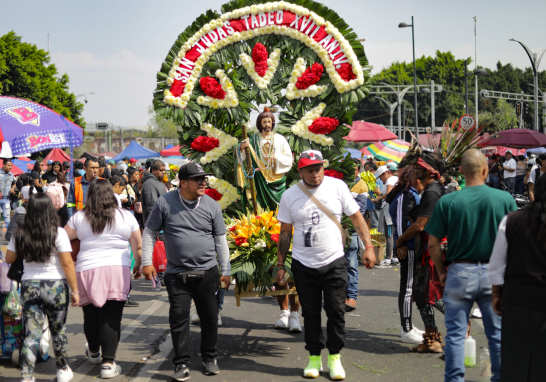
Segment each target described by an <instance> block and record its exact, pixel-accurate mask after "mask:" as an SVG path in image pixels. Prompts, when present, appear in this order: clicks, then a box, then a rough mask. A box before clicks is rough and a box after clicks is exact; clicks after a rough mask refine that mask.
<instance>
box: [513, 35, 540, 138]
mask: <svg viewBox="0 0 546 382" xmlns="http://www.w3.org/2000/svg"><path fill="white" fill-rule="evenodd" d="M510 41H515V42H517V43H519V44H520V45H521V46H522V47H523V49H525V53H527V56H529V60H531V67H532V68H533V77H534V87H535V116H534V121H535V123H534V130H536V131H539V123H540V122H539V121H538V67H539V65H540V61H541V60H542V56H544V53H545V52H546V48H544V49H542V50H541V51H540V52H538V53H533V52H531V49H529V47H527V45H525V44H524V43H522V42H521V41H518V40H515V39H513V38H511V39H510Z"/></svg>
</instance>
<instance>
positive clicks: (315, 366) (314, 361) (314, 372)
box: [303, 355, 322, 378]
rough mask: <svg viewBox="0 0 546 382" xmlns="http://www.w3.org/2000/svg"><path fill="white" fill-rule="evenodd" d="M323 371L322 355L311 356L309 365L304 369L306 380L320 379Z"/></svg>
mask: <svg viewBox="0 0 546 382" xmlns="http://www.w3.org/2000/svg"><path fill="white" fill-rule="evenodd" d="M321 371H322V359H321V358H320V355H310V356H309V364H308V365H307V367H306V368H305V369H303V376H304V377H305V378H318V376H319V375H320V372H321Z"/></svg>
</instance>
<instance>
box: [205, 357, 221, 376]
mask: <svg viewBox="0 0 546 382" xmlns="http://www.w3.org/2000/svg"><path fill="white" fill-rule="evenodd" d="M203 366H205V374H206V375H215V374H218V373H219V372H220V369H219V368H218V363H217V362H216V358H205V359H203Z"/></svg>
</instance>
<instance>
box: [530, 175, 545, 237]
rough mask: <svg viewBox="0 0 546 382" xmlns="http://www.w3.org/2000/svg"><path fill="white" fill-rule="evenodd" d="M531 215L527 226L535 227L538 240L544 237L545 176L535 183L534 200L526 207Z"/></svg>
mask: <svg viewBox="0 0 546 382" xmlns="http://www.w3.org/2000/svg"><path fill="white" fill-rule="evenodd" d="M527 210H528V211H529V212H530V214H531V219H530V221H529V224H530V225H531V226H533V227H537V233H538V237H539V239H544V235H546V176H541V177H540V178H538V180H537V181H536V182H535V200H534V201H533V202H532V203H531V204H530V205H529V206H528V207H527Z"/></svg>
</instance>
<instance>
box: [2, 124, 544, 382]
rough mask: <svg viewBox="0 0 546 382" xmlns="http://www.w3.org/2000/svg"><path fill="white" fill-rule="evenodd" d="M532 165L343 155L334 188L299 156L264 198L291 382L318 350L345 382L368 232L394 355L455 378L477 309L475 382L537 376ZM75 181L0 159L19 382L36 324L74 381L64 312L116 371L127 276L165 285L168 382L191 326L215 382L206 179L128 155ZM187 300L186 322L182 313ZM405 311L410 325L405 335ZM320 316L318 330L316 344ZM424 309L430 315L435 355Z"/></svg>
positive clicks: (27, 367) (318, 365)
mask: <svg viewBox="0 0 546 382" xmlns="http://www.w3.org/2000/svg"><path fill="white" fill-rule="evenodd" d="M268 118H269V117H267V116H266V117H263V118H262V119H268ZM268 123H269V122H268V121H265V124H264V125H263V126H264V129H263V130H260V134H262V135H263V136H264V137H265V138H264V139H271V135H267V136H266V135H265V134H263V133H264V131H265V133H268V132H269V133H271V130H272V126H270V125H271V123H269V124H268ZM273 127H274V126H273ZM260 139H262V138H260ZM247 147H249V145H247V146H245V148H247ZM258 150H259V148H258ZM501 159H502V160H501ZM530 159H534V163H531V166H532V167H529V164H528V163H527V162H528V161H526V158H519V157H518V158H517V160H516V159H514V158H512V155H511V153H510V152H507V153H506V157H505V158H499V157H497V156H496V155H494V156H492V157H491V160H490V161H488V160H487V158H486V156H485V155H484V154H483V153H482V152H480V151H478V150H474V149H471V150H468V151H466V152H465V154H464V155H463V157H462V160H461V167H460V169H445V168H443V167H442V164H441V163H442V162H441V160H440V158H438V157H437V156H436V154H434V153H430V152H423V153H422V154H421V155H420V157H419V158H418V159H417V161H416V162H415V163H414V164H413V165H412V166H409V167H405V168H401V169H399V168H398V166H397V164H396V163H395V162H393V161H388V162H387V163H381V164H380V165H379V166H378V165H377V163H376V161H375V160H373V158H371V159H370V160H367V161H366V162H365V163H361V162H360V161H359V160H355V174H354V177H355V181H354V185H352V187H351V188H350V189H349V188H348V187H347V185H346V184H345V183H344V182H343V181H342V180H339V179H336V178H333V177H329V176H325V169H324V164H325V163H326V161H324V159H323V156H322V153H321V152H319V151H316V150H308V151H304V152H303V153H301V154H300V156H299V158H298V162H297V169H298V173H299V176H300V178H301V182H298V183H297V184H295V185H293V186H292V187H290V188H288V189H287V190H286V191H284V192H283V193H282V195H281V197H280V200H279V204H278V216H277V219H278V220H279V221H280V222H281V227H280V234H279V240H278V245H277V255H278V263H277V264H276V265H275V270H276V284H275V287H276V288H278V289H284V288H288V285H287V282H286V278H285V272H286V268H287V266H288V264H287V263H286V258H287V256H288V254H289V251H290V250H291V256H292V261H291V271H292V273H293V275H294V280H295V287H296V290H297V292H298V297H299V304H296V302H295V300H294V299H290V298H289V297H288V296H279V298H278V303H279V308H280V310H281V313H280V314H281V315H280V318H279V321H277V323H276V324H275V327H277V328H279V329H283V328H287V329H290V331H292V332H301V331H302V328H301V325H300V323H299V309H300V307H301V310H302V316H303V323H304V328H305V335H304V341H305V349H306V350H307V351H308V352H309V361H308V364H307V366H306V367H305V368H304V370H303V375H304V377H308V378H316V377H318V376H319V375H320V372H321V371H322V358H321V351H322V350H323V349H325V348H327V349H328V352H329V355H328V362H327V364H328V369H329V371H330V377H331V378H332V379H333V380H341V379H344V378H345V371H344V369H343V366H342V363H341V350H342V349H343V347H344V346H345V313H346V312H348V311H352V310H354V309H357V298H358V295H359V293H358V279H359V270H358V268H359V261H360V262H361V263H362V264H364V265H365V266H366V268H367V269H371V268H373V267H374V265H375V263H376V255H375V251H374V244H373V242H372V237H371V234H370V230H375V229H376V230H377V232H379V233H380V234H381V235H383V236H384V238H385V244H386V245H385V251H386V253H385V259H384V260H383V261H381V263H380V264H379V267H380V268H389V267H392V265H398V266H399V268H400V289H399V296H398V309H399V315H400V330H399V335H400V340H401V341H402V342H406V343H411V344H413V345H415V346H412V347H411V348H410V352H414V353H444V352H445V380H446V381H463V380H464V373H465V366H464V348H465V340H466V338H467V337H468V335H469V333H470V321H469V318H470V313H471V312H470V311H471V309H472V307H473V305H474V303H477V304H478V306H479V309H480V312H481V315H482V319H483V324H484V328H485V334H486V336H487V339H488V346H489V349H490V357H491V372H492V379H491V380H493V381H501V380H502V381H514V380H522V381H523V380H529V381H533V380H538V379H537V378H539V376H540V375H541V373H540V370H539V369H540V367H539V364H540V361H541V359H542V356H543V355H545V354H544V353H545V350H544V349H545V347H544V346H543V345H541V344H540V342H541V339H542V338H543V337H544V329H543V327H544V322H546V316H545V314H546V313H545V311H544V308H543V305H541V304H540V301H542V299H544V297H543V296H544V293H542V291H543V289H545V288H546V284H545V283H544V280H545V278H544V275H545V273H546V262H545V261H543V260H542V258H541V254H542V253H543V251H542V250H543V246H544V242H543V241H540V239H539V238H540V235H541V234H542V230H543V227H544V226H545V224H546V177H545V178H542V174H543V173H544V172H546V155H545V154H543V155H540V156H539V157H538V158H530ZM520 162H521V163H520ZM73 169H74V170H73V171H74V175H76V177H74V178H73V179H72V181H70V182H68V181H67V172H69V171H70V163H68V162H64V163H59V162H52V163H48V168H47V169H42V164H41V162H36V165H35V166H34V168H33V170H32V172H31V173H29V174H24V175H22V176H20V177H19V178H18V179H16V178H15V177H14V176H13V174H12V173H11V172H10V170H11V161H10V160H4V163H3V167H2V169H1V170H0V191H1V193H2V199H1V200H0V206H1V207H2V214H3V216H4V221H5V225H6V228H5V229H6V239H7V240H8V241H9V244H8V248H7V253H6V255H5V257H4V260H5V261H6V262H8V263H16V262H17V261H19V262H21V263H22V266H23V268H24V272H23V274H22V278H21V280H20V281H21V298H22V301H23V311H22V314H23V320H24V324H25V340H24V345H23V348H22V352H21V365H22V382H31V381H34V376H33V371H34V363H35V360H36V352H37V350H38V344H39V342H40V338H41V335H42V327H43V321H44V319H47V320H48V321H49V328H50V331H51V335H52V337H53V343H54V353H55V359H56V365H57V370H58V372H57V380H58V381H59V382H68V381H69V380H71V379H72V377H73V372H72V370H71V369H70V367H69V365H68V362H67V346H68V341H67V336H66V332H65V322H66V317H67V311H68V307H69V305H71V306H79V307H82V310H83V317H84V318H83V330H84V333H85V337H86V339H87V343H86V344H85V347H84V350H83V351H84V353H85V355H86V357H87V358H88V360H89V362H90V363H92V364H101V377H102V378H105V379H108V378H113V377H115V376H117V375H119V374H120V373H121V368H120V366H119V365H118V364H116V361H115V360H116V351H117V347H118V344H119V338H120V331H121V319H122V316H123V311H124V308H125V307H132V306H138V303H136V302H134V301H132V299H131V298H130V291H131V282H132V280H136V279H139V278H141V277H142V276H144V277H145V278H146V279H147V280H152V282H153V283H154V284H157V283H161V284H162V285H165V286H166V288H167V292H168V295H169V304H170V310H169V324H170V327H171V333H172V342H173V350H174V354H175V355H174V358H173V363H174V365H175V371H174V374H173V375H172V376H171V380H173V381H185V380H187V379H189V377H190V351H189V349H190V335H189V333H190V323H192V322H194V323H197V322H199V323H200V325H201V329H202V331H201V346H200V354H201V357H202V360H203V367H204V370H205V373H206V374H207V375H215V374H218V373H219V370H220V369H219V365H218V362H217V354H218V352H217V347H216V343H217V338H218V326H220V325H221V316H220V313H219V311H220V309H221V306H222V303H223V299H224V294H225V290H226V289H227V288H228V287H229V285H230V284H231V282H232V280H231V277H230V276H231V267H230V253H229V247H228V243H227V238H226V232H227V229H226V225H225V222H224V217H223V214H222V210H221V208H220V205H219V204H218V203H217V202H216V201H214V199H212V198H210V197H209V196H208V195H206V194H205V190H206V189H207V177H208V176H210V175H211V174H209V173H206V172H205V171H204V170H203V168H202V167H201V165H199V164H198V163H194V162H189V163H187V164H185V165H184V166H182V167H181V168H180V170H179V172H178V174H177V178H176V180H171V181H170V182H169V181H168V179H167V177H166V176H165V173H166V170H167V167H166V164H165V163H164V162H163V161H161V160H148V161H146V164H145V165H144V166H143V167H140V166H138V164H137V163H136V161H133V160H131V159H130V158H124V160H123V161H122V162H120V163H118V164H115V163H110V162H106V161H105V160H104V158H94V157H90V158H87V159H86V160H85V162H84V163H81V162H79V161H76V162H75V163H74V164H73ZM527 170H528V171H527ZM525 171H527V174H526V173H525ZM364 172H365V173H369V172H371V173H373V175H374V178H375V186H374V187H375V189H370V187H369V183H368V184H367V183H366V182H364V179H363V177H362V174H363V173H364ZM521 184H523V185H522V187H523V189H524V190H525V189H527V192H528V195H529V199H530V201H531V203H530V204H529V205H528V206H527V207H526V208H524V209H521V210H519V211H518V207H517V205H516V203H515V201H514V198H513V197H512V195H510V194H514V193H518V192H517V191H519V188H518V187H520V185H521ZM500 187H502V190H499V189H498V188H500ZM505 191H509V192H505ZM524 192H525V191H524ZM14 195H16V196H17V198H16V200H17V203H16V206H14V207H15V215H14V217H13V219H11V220H10V215H11V214H10V209H11V202H13V199H15V198H14ZM343 215H346V216H348V217H349V220H350V221H351V224H350V225H349V226H348V227H347V226H346V227H343V226H342V225H341V220H342V217H343ZM30 217H31V218H30ZM526 222H527V223H526ZM529 222H533V224H528V223H529ZM346 228H348V229H349V230H350V232H349V237H350V238H349V240H347V241H346V240H345V239H344V238H345V235H344V231H345V229H346ZM158 240H160V241H163V242H164V243H165V248H166V252H167V267H166V270H165V272H164V273H159V272H158V271H157V270H156V269H155V267H154V266H153V261H152V253H153V251H154V246H155V244H156V242H157V241H158ZM345 241H346V242H345ZM192 300H193V301H194V302H195V307H196V310H197V316H196V317H190V306H191V301H192ZM414 302H415V304H416V306H417V309H418V311H419V313H420V316H421V320H422V324H423V326H424V330H420V329H418V328H417V326H415V325H414V319H413V317H412V310H413V303H414ZM544 306H546V305H544ZM322 309H324V311H325V312H326V316H327V318H328V319H327V323H326V334H327V336H326V337H325V336H324V333H323V330H322V322H321V312H322ZM435 310H437V311H439V312H440V313H441V314H442V317H443V319H444V320H445V326H446V328H447V333H446V335H445V347H444V345H443V340H444V339H443V338H442V335H441V333H440V332H439V330H438V325H437V318H436V316H435ZM369 314H372V313H371V312H370V313H369ZM501 315H502V317H503V319H502V320H501Z"/></svg>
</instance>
